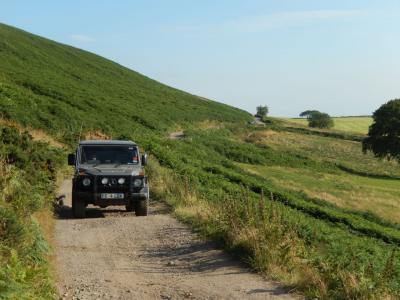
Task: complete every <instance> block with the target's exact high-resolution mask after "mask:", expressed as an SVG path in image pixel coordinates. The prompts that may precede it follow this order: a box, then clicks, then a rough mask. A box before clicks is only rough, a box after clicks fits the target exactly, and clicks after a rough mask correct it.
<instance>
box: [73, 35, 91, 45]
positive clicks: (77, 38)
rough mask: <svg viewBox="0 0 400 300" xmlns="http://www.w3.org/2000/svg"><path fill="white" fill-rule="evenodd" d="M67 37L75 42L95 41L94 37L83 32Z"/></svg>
mask: <svg viewBox="0 0 400 300" xmlns="http://www.w3.org/2000/svg"><path fill="white" fill-rule="evenodd" d="M69 38H70V39H71V40H73V41H75V42H78V43H84V44H87V43H92V42H94V41H95V39H94V38H92V37H90V36H87V35H84V34H71V35H70V36H69Z"/></svg>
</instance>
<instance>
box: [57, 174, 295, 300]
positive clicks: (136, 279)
mask: <svg viewBox="0 0 400 300" xmlns="http://www.w3.org/2000/svg"><path fill="white" fill-rule="evenodd" d="M59 194H60V195H64V196H65V197H64V205H63V206H62V207H61V208H60V211H59V218H58V219H57V221H56V228H55V237H54V239H55V248H56V264H57V272H58V278H59V280H58V286H57V287H58V291H59V295H60V298H61V299H141V300H144V299H294V298H295V297H294V296H293V295H290V294H288V293H287V292H286V291H285V290H284V289H283V288H281V287H279V286H278V285H277V284H275V283H272V282H270V281H266V280H265V279H263V278H262V277H261V276H260V275H257V274H254V273H252V272H251V271H250V270H248V269H247V268H246V267H245V266H243V265H241V264H240V263H239V262H237V261H236V260H234V259H233V258H232V257H230V256H229V255H227V254H226V253H224V252H223V251H221V250H217V249H216V248H215V247H214V246H213V244H212V243H209V242H204V241H202V240H200V239H198V238H197V236H196V235H195V234H193V233H192V232H191V231H190V230H189V229H188V228H187V226H185V225H183V224H182V223H180V222H178V221H177V220H176V219H175V218H173V217H172V216H171V215H169V214H168V209H167V208H166V206H165V205H163V204H162V203H151V205H150V215H149V216H148V217H136V216H135V215H134V213H127V212H125V210H123V207H109V208H107V209H99V208H94V207H93V208H92V207H89V208H88V211H87V218H85V219H72V217H71V210H70V206H71V180H66V181H64V182H63V184H62V186H61V187H60V190H59Z"/></svg>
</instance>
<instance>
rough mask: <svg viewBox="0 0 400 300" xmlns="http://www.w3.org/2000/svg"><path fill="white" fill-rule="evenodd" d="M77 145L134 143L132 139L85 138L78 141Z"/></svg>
mask: <svg viewBox="0 0 400 300" xmlns="http://www.w3.org/2000/svg"><path fill="white" fill-rule="evenodd" d="M79 145H131V146H132V145H136V143H135V142H132V141H121V140H86V141H80V142H79Z"/></svg>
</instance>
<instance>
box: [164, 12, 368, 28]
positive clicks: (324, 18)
mask: <svg viewBox="0 0 400 300" xmlns="http://www.w3.org/2000/svg"><path fill="white" fill-rule="evenodd" d="M363 15H366V12H365V11H361V10H309V11H307V10H306V11H284V12H275V13H269V14H260V15H254V16H247V17H244V18H238V19H234V20H226V21H222V22H219V23H218V22H217V23H208V24H201V23H186V24H175V25H173V26H169V27H167V28H165V27H164V28H163V29H164V30H167V31H170V32H171V31H172V32H179V33H201V32H203V33H204V32H206V33H252V32H262V31H268V30H273V29H279V28H282V27H290V26H296V25H299V24H303V23H310V22H328V21H333V20H350V19H352V18H355V17H359V16H363Z"/></svg>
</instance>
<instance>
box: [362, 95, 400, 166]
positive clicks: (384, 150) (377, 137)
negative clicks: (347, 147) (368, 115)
mask: <svg viewBox="0 0 400 300" xmlns="http://www.w3.org/2000/svg"><path fill="white" fill-rule="evenodd" d="M372 118H373V119H374V122H373V124H372V125H371V126H370V127H369V131H368V137H366V138H365V139H364V140H363V142H362V147H363V151H364V153H366V152H368V151H371V152H372V153H373V154H374V155H375V156H376V157H381V158H386V159H388V160H390V159H396V160H398V161H400V99H394V100H391V101H389V102H387V103H385V104H383V105H382V106H381V107H380V108H378V109H377V110H376V111H375V112H374V114H373V115H372Z"/></svg>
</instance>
